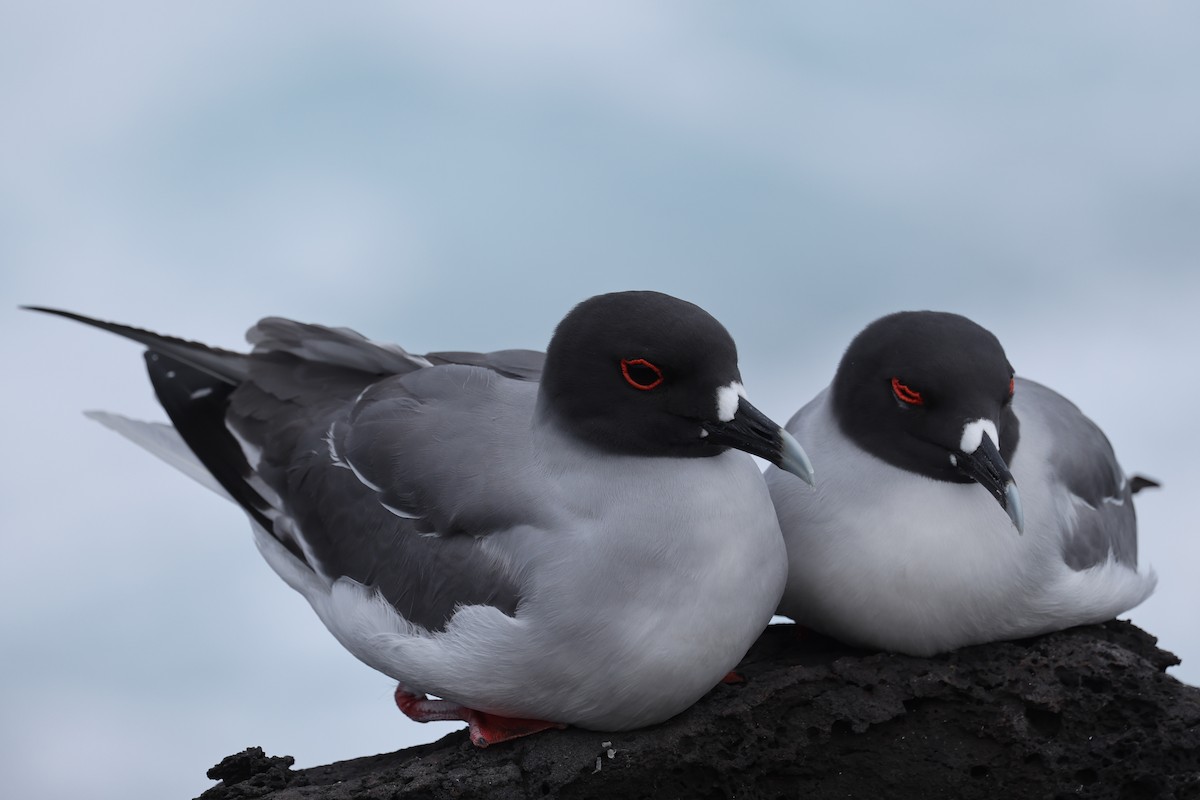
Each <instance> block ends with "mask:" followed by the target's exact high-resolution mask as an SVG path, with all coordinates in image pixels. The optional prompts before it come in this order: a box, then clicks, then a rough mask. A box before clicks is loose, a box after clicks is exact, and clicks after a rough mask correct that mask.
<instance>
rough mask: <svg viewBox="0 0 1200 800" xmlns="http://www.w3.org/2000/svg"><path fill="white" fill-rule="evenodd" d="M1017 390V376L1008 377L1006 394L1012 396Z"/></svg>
mask: <svg viewBox="0 0 1200 800" xmlns="http://www.w3.org/2000/svg"><path fill="white" fill-rule="evenodd" d="M1016 391H1017V378H1016V376H1015V375H1014V376H1013V377H1011V378H1009V379H1008V396H1009V397H1012V396H1013V395H1014V394H1015V393H1016Z"/></svg>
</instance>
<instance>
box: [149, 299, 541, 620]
mask: <svg viewBox="0 0 1200 800" xmlns="http://www.w3.org/2000/svg"><path fill="white" fill-rule="evenodd" d="M248 338H249V339H250V341H252V342H254V344H255V347H254V351H253V352H252V353H251V354H250V356H249V357H248V358H247V360H246V361H247V373H248V374H247V376H246V377H245V378H244V379H243V380H242V381H241V382H239V383H238V384H237V385H236V388H232V387H230V386H228V385H227V384H226V385H225V386H209V385H207V384H205V383H204V382H203V381H204V380H206V379H208V376H206V375H204V374H203V373H199V372H197V371H195V370H190V368H189V367H188V366H187V365H186V364H184V363H181V362H179V361H177V360H173V359H168V358H156V359H154V360H148V364H149V365H150V369H151V375H152V379H154V381H155V388H156V390H157V391H158V392H159V398H160V400H161V401H162V402H163V405H164V407H166V408H167V410H168V414H169V415H170V416H171V419H172V422H173V423H174V424H175V426H176V428H178V429H179V430H180V433H181V434H182V435H183V436H184V439H185V441H187V442H188V445H189V447H191V448H192V450H193V451H194V452H196V453H197V456H198V457H199V458H200V459H201V461H202V462H203V463H204V464H205V466H206V467H207V468H208V469H209V471H210V472H213V473H214V475H217V476H218V478H219V480H221V483H222V485H223V486H226V487H231V486H232V487H233V490H232V491H231V492H230V493H231V494H232V495H233V496H234V497H235V498H236V499H237V500H238V502H239V503H240V504H241V505H242V506H243V507H244V508H246V509H247V511H248V512H250V513H251V514H252V516H254V518H255V519H256V520H258V521H259V523H260V524H262V525H264V527H266V528H267V530H269V531H271V532H272V533H273V534H274V535H275V536H276V538H278V539H279V540H280V541H281V542H283V543H284V544H285V545H286V546H288V548H289V549H290V550H291V551H292V552H293V553H295V554H296V555H298V556H299V557H301V558H303V559H304V560H305V562H306V563H308V565H309V566H310V567H312V568H313V569H314V570H315V571H317V572H318V573H320V574H322V575H324V576H326V577H327V578H330V579H336V578H339V577H347V578H351V579H353V580H355V581H358V582H360V583H362V584H365V585H367V586H370V587H373V588H376V589H378V590H379V591H380V593H381V594H382V595H383V597H384V598H386V599H387V600H388V601H389V602H390V603H391V604H392V605H394V606H395V607H396V609H397V610H398V611H399V612H400V613H401V614H402V615H403V616H404V617H405V618H407V619H409V620H410V621H412V622H415V623H417V624H419V625H422V626H424V627H426V628H428V629H430V630H438V629H441V628H444V626H445V624H446V622H447V621H448V620H449V618H450V617H451V616H452V615H453V613H454V611H455V609H456V608H457V607H459V606H460V605H475V604H488V605H492V606H495V607H497V608H499V609H501V610H502V611H504V612H505V613H508V614H512V613H514V612H515V610H516V607H517V605H518V603H519V602H520V599H521V597H520V581H519V565H515V564H512V563H509V561H508V560H507V559H506V558H504V555H505V554H504V553H503V551H502V548H497V547H495V546H489V547H484V546H481V545H482V542H483V538H482V537H485V536H486V535H487V534H490V533H492V532H495V531H502V530H505V529H507V528H511V527H513V526H516V525H519V524H522V523H526V522H529V521H530V519H531V516H530V509H532V508H536V503H535V502H533V501H532V500H531V498H529V497H528V496H527V493H525V492H523V491H522V488H523V487H522V484H521V483H520V478H521V476H523V475H525V474H527V472H528V470H525V469H522V468H521V466H520V465H521V464H523V463H525V462H526V461H528V459H529V452H530V450H529V443H528V440H527V434H528V431H529V424H530V420H531V418H532V412H533V408H534V397H535V395H536V391H537V384H536V383H529V382H526V381H519V380H513V379H510V378H507V377H504V374H503V373H507V372H512V371H513V370H514V369H515V368H516V367H517V366H519V365H521V364H526V365H528V364H529V363H532V361H533V358H532V356H512V355H510V354H508V353H503V352H502V353H499V354H453V355H454V356H455V357H460V358H461V359H462V360H468V359H469V360H473V361H474V362H475V363H478V364H480V366H462V365H454V364H449V363H448V362H449V361H450V359H449V358H446V357H441V358H439V359H438V361H439V362H440V363H443V364H445V365H444V366H431V364H433V360H431V359H428V358H425V357H422V356H417V355H413V354H410V353H407V352H405V351H404V350H402V349H401V348H399V347H396V346H394V345H379V344H375V343H373V342H371V341H369V340H367V339H365V338H364V337H362V336H360V335H359V334H357V333H354V332H353V331H348V330H345V329H340V328H326V327H322V326H316V325H303V324H300V323H296V322H291V321H289V320H283V319H278V318H269V319H266V320H263V321H262V322H261V323H259V325H258V326H256V327H255V328H253V329H251V331H250V333H249V334H248ZM534 355H536V354H534ZM492 363H495V364H497V365H499V366H500V369H498V370H493V369H490V368H489V367H488V366H487V365H489V364H492ZM214 401H219V402H214ZM204 403H207V404H208V407H207V409H205V408H201V405H202V404H204ZM213 408H216V409H217V412H216V413H213V411H212V409H213ZM229 431H232V432H233V433H234V434H236V436H237V439H238V444H240V447H236V446H234V447H231V446H229V445H222V446H219V447H214V444H213V443H214V442H216V443H219V442H220V440H221V437H222V436H224V437H225V438H226V439H230V438H231V436H230V433H229ZM230 444H232V442H231V443H230ZM232 451H237V452H232ZM242 453H245V455H246V457H245V458H241V456H242ZM239 459H241V460H240V461H239ZM497 552H500V555H497Z"/></svg>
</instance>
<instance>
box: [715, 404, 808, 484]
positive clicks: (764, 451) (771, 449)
mask: <svg viewBox="0 0 1200 800" xmlns="http://www.w3.org/2000/svg"><path fill="white" fill-rule="evenodd" d="M702 426H703V428H704V430H706V431H708V439H707V441H709V442H712V443H713V444H719V445H724V446H726V447H734V448H737V449H738V450H741V451H743V452H746V453H749V454H750V455H752V456H758V457H759V458H765V459H766V460H767V461H770V462H771V463H772V464H774V465H775V466H777V467H779V468H780V469H782V470H785V471H787V472H790V473H792V474H793V475H795V476H797V477H798V478H800V480H802V481H804V482H805V483H807V484H808V485H809V486H812V485H813V466H812V462H811V461H809V460H808V454H807V453H805V452H804V448H803V447H801V446H800V443H799V442H797V441H796V440H795V439H794V438H793V437H792V435H791V434H790V433H788V432H787V431H785V430H784V429H783V428H781V427H780V426H778V425H776V424H775V423H774V422H772V421H771V419H770V418H769V417H768V416H767V415H766V414H764V413H762V412H761V411H759V410H758V409H757V408H755V407H754V406H752V405H750V403H749V402H747V400H746V398H744V397H740V398H738V407H737V412H736V413H735V414H734V415H733V419H731V420H729V421H728V422H719V421H718V422H704V423H702Z"/></svg>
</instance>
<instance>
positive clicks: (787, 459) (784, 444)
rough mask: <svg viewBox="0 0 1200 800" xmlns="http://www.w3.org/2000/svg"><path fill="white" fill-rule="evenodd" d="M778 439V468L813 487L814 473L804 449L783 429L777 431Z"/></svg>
mask: <svg viewBox="0 0 1200 800" xmlns="http://www.w3.org/2000/svg"><path fill="white" fill-rule="evenodd" d="M779 438H780V457H779V464H778V466H779V468H780V469H782V470H784V471H786V472H790V473H792V474H793V475H795V476H796V477H797V478H799V479H800V480H802V481H804V482H805V483H807V484H808V485H809V486H815V485H816V483H815V476H816V473H815V472H814V470H813V465H812V461H811V460H810V459H809V457H808V453H806V452H804V448H803V447H801V446H800V443H799V442H797V441H796V439H795V437H794V436H792V435H791V434H790V433H788V432H787V431H786V430H784V429H783V428H780V429H779Z"/></svg>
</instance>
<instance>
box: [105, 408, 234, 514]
mask: <svg viewBox="0 0 1200 800" xmlns="http://www.w3.org/2000/svg"><path fill="white" fill-rule="evenodd" d="M83 413H84V416H86V417H87V418H88V419H93V420H95V421H96V422H99V423H100V424H101V425H103V426H104V427H106V428H108V429H109V430H110V431H113V432H115V433H119V434H120V435H122V436H124V437H125V438H126V439H128V440H129V441H131V442H133V443H134V444H136V445H137V446H138V447H140V448H142V449H143V450H146V451H148V452H149V453H151V454H153V455H155V456H158V457H159V458H161V459H162V460H163V461H165V462H166V463H167V464H169V465H171V466H172V467H174V468H175V469H177V470H179V471H180V472H182V473H183V474H184V475H187V476H188V477H189V478H191V479H192V480H194V481H196V482H197V483H199V484H200V485H201V486H204V487H205V488H206V489H210V490H211V491H214V492H216V493H217V494H219V495H221V497H224V498H225V499H226V500H229V501H231V502H232V501H233V498H232V497H230V496H229V492H227V491H225V490H224V489H223V488H221V484H220V483H218V482H217V479H216V478H214V477H213V476H212V473H211V472H209V471H208V469H206V468H205V466H204V465H203V464H201V463H200V460H199V459H198V458H196V455H195V454H194V453H193V452H192V451H191V449H190V448H189V447H188V446H187V443H186V442H184V441H183V438H182V437H181V436H180V435H179V431H177V430H175V429H174V428H172V427H171V426H170V425H165V424H163V423H161V422H144V421H142V420H137V419H130V418H129V417H126V416H122V415H121V414H114V413H112V412H111V411H85V412H83Z"/></svg>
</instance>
